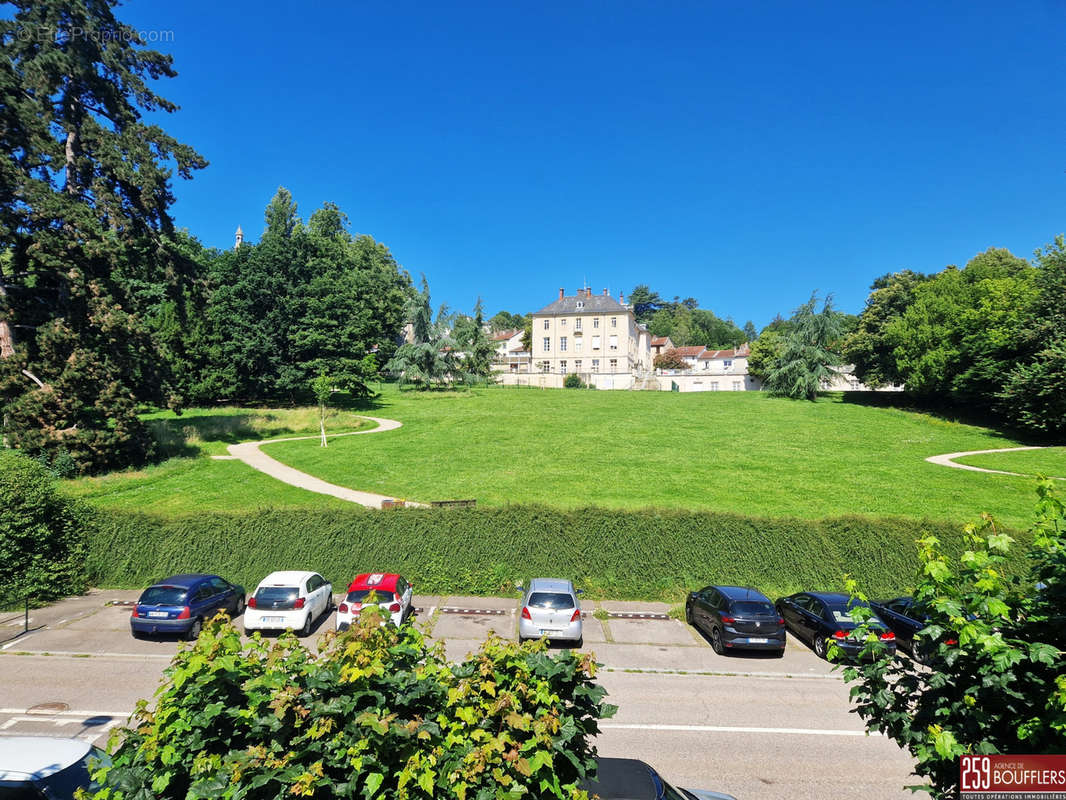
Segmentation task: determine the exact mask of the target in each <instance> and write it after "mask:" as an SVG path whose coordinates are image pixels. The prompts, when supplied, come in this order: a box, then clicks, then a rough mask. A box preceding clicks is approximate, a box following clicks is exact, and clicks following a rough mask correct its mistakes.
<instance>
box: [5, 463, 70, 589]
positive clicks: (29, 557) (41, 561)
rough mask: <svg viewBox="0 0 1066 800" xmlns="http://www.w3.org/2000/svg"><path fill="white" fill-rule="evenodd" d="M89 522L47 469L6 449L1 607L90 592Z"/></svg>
mask: <svg viewBox="0 0 1066 800" xmlns="http://www.w3.org/2000/svg"><path fill="white" fill-rule="evenodd" d="M85 517H86V512H85V511H84V510H83V509H82V508H81V507H80V506H79V505H78V504H77V503H75V502H73V501H71V500H67V499H65V498H63V497H61V496H60V495H59V494H58V493H57V492H56V488H55V482H54V480H53V478H52V476H51V475H50V474H49V472H48V469H47V468H46V467H45V466H43V465H42V464H40V463H39V462H37V461H35V460H34V459H32V458H29V457H28V456H25V455H22V454H21V453H19V452H17V451H15V450H0V576H3V579H2V580H0V607H9V606H11V605H15V604H18V603H21V602H23V601H24V599H25V598H26V597H27V596H28V597H29V598H30V603H31V604H33V605H37V604H40V603H43V602H45V601H47V600H53V599H55V598H57V597H66V596H67V595H71V594H78V593H80V592H83V591H85V587H86V583H87V579H86V571H85V555H86V549H87V548H86V542H85V539H86V537H85V533H84V527H83V525H84V522H85Z"/></svg>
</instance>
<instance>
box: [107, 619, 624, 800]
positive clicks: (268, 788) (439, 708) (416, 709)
mask: <svg viewBox="0 0 1066 800" xmlns="http://www.w3.org/2000/svg"><path fill="white" fill-rule="evenodd" d="M378 620H379V617H378V616H377V615H376V614H369V613H368V614H366V615H364V618H363V619H362V620H361V622H360V624H359V625H358V626H356V627H354V628H352V629H350V630H348V631H346V632H344V633H342V634H339V635H338V634H335V633H332V632H331V633H328V634H326V636H325V638H324V639H323V641H322V642H321V643H320V644H319V648H318V653H317V655H312V654H311V653H310V652H308V650H307V649H306V648H305V647H304V646H303V645H302V644H301V643H300V641H299V640H298V639H297V638H296V637H295V636H293V635H292V634H291V633H286V634H282V635H281V636H280V637H279V638H278V639H276V640H273V641H270V642H268V641H266V640H264V639H262V638H260V637H259V636H258V635H257V636H255V637H254V638H253V639H252V640H251V641H250V642H242V641H241V636H240V634H239V633H238V631H237V630H236V629H235V628H234V627H233V625H231V624H229V623H228V622H226V621H222V620H215V621H213V622H211V623H210V624H209V625H208V626H207V627H206V628H205V629H204V631H203V633H202V634H201V636H200V638H199V640H198V641H197V642H196V644H195V645H194V646H193V647H192V648H191V649H188V650H181V651H179V652H178V654H177V655H176V656H175V657H174V661H173V662H172V664H171V666H170V667H169V668H168V669H167V671H166V673H165V679H164V684H163V686H162V687H161V689H160V690H159V692H157V695H156V702H155V707H154V709H152V710H149V708H148V704H147V702H146V701H144V700H142V701H140V702H139V703H138V705H137V710H136V711H135V712H134V714H133V721H132V727H131V728H129V729H125V730H116V732H115V734H113V736H112V739H111V746H110V749H111V750H112V762H113V763H112V766H109V767H104V768H102V769H101V770H100V771H98V772H97V773H96V778H97V780H98V781H100V782H101V784H102V785H103V786H104V787H105V788H103V789H101V790H100V791H99V792H98V793H97V794H96V795H95V797H96V798H99V800H106V799H107V798H112V800H113V798H115V797H152V798H160V800H165V799H166V798H183V799H184V798H187V797H191V798H208V797H240V798H245V800H260V799H262V800H266V799H267V798H285V797H292V796H297V797H299V796H309V795H315V796H317V797H330V798H333V797H336V798H360V800H376V798H381V799H382V800H385V798H396V800H429V798H434V800H449V799H450V798H455V799H456V800H497V798H501V799H502V798H515V800H517V798H519V797H523V796H524V797H527V798H530V800H534V799H537V800H587V797H588V796H587V794H586V793H585V792H583V791H579V790H578V789H577V788H576V785H577V783H578V782H579V781H580V780H581V779H582V778H584V777H585V776H586V775H590V774H594V772H593V771H594V769H595V762H594V760H593V759H594V756H595V748H594V746H593V737H594V736H595V735H596V734H597V733H598V731H599V727H598V725H597V721H598V720H599V719H602V718H605V717H609V716H611V715H612V714H613V713H614V710H615V709H614V707H613V706H609V705H607V704H605V703H604V702H603V698H604V696H605V695H606V692H605V691H604V689H603V687H601V686H598V685H596V684H595V683H593V681H592V679H593V677H594V676H595V673H596V666H597V665H596V663H595V662H594V661H593V660H592V657H591V655H589V654H580V653H575V652H572V651H569V650H565V651H561V652H559V653H557V654H553V655H549V654H547V653H546V652H545V648H546V645H545V644H543V643H539V642H538V643H534V644H526V645H518V644H515V643H513V642H505V641H503V640H501V639H499V638H498V637H490V638H489V639H488V640H487V641H486V642H485V643H484V644H483V645H482V646H481V649H480V650H479V651H478V652H477V653H474V654H472V655H470V656H468V657H467V659H466V660H465V661H463V662H462V663H459V664H454V665H453V664H448V663H446V662H445V661H444V656H443V652H444V648H443V645H442V644H437V645H435V646H432V647H431V646H429V645H427V644H426V642H425V640H424V639H423V637H422V634H420V633H419V632H418V631H417V630H416V629H415V628H414V627H413V626H411V625H405V626H403V627H401V628H397V627H395V626H394V625H391V624H389V625H386V626H379V624H378Z"/></svg>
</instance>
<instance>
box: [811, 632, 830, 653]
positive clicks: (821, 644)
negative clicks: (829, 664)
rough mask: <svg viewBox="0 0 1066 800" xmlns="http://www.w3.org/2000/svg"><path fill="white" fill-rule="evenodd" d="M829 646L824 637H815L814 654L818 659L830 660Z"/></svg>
mask: <svg viewBox="0 0 1066 800" xmlns="http://www.w3.org/2000/svg"><path fill="white" fill-rule="evenodd" d="M828 653H829V646H828V644H827V643H826V640H825V637H824V636H815V637H814V654H815V655H816V656H818V658H828Z"/></svg>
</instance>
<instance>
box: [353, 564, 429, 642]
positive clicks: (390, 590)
mask: <svg viewBox="0 0 1066 800" xmlns="http://www.w3.org/2000/svg"><path fill="white" fill-rule="evenodd" d="M413 598H414V587H413V586H412V585H411V584H410V583H408V582H407V581H405V580H404V579H403V576H402V575H397V574H395V573H392V572H367V573H364V574H362V575H357V576H356V578H355V580H354V581H352V582H351V584H350V585H349V586H348V593H347V594H346V595H345V596H344V599H343V600H342V601H341V603H340V605H338V606H337V630H339V631H343V630H346V629H347V628H348V627H350V626H351V624H352V623H353V622H355V621H356V620H358V619H359V615H360V613H361V612H362V611H363V609H365V608H366V607H367V606H369V605H376V606H378V608H379V609H380V610H381V611H382V613H384V614H385V615H386V616H387V618H388V619H391V620H392V622H393V624H394V625H402V624H403V623H404V620H406V619H407V618H408V617H409V616H410V615H411V612H412V610H413V609H412V607H411V600H412V599H413Z"/></svg>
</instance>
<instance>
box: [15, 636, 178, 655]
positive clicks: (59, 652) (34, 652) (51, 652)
mask: <svg viewBox="0 0 1066 800" xmlns="http://www.w3.org/2000/svg"><path fill="white" fill-rule="evenodd" d="M27 635H28V634H27ZM20 641H22V640H21V639H16V640H15V641H14V642H9V643H8V644H6V645H4V646H3V647H2V648H0V650H6V649H7V648H8V647H10V646H11V645H13V644H17V643H18V642H20ZM19 652H20V653H22V652H25V654H26V655H28V656H48V657H58V658H63V657H65V658H164V659H166V660H167V661H170V660H171V659H172V658H174V654H173V653H171V654H170V655H166V654H163V653H111V652H106V653H81V652H78V651H75V650H25V651H19ZM16 655H18V653H16Z"/></svg>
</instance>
